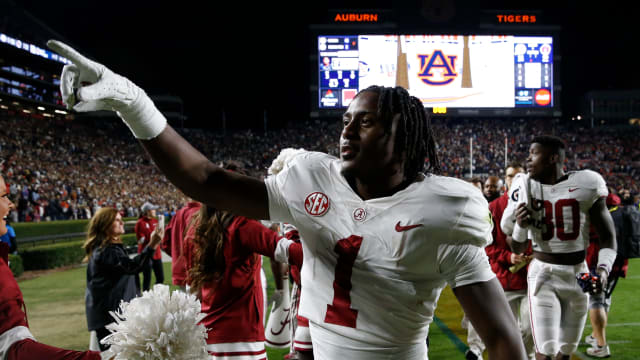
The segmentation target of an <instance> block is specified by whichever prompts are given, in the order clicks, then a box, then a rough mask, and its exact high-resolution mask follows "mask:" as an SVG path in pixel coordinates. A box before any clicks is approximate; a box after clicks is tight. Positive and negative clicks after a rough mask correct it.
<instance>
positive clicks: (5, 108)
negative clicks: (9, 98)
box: [0, 105, 9, 110]
mask: <svg viewBox="0 0 640 360" xmlns="http://www.w3.org/2000/svg"><path fill="white" fill-rule="evenodd" d="M0 109H4V110H8V109H9V107H8V106H7V105H0Z"/></svg>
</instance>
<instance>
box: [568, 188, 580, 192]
mask: <svg viewBox="0 0 640 360" xmlns="http://www.w3.org/2000/svg"><path fill="white" fill-rule="evenodd" d="M578 189H580V188H573V189H569V192H574V191H576V190H578Z"/></svg>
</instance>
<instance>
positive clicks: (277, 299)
mask: <svg viewBox="0 0 640 360" xmlns="http://www.w3.org/2000/svg"><path fill="white" fill-rule="evenodd" d="M283 297H284V291H283V290H278V289H275V290H274V291H273V295H272V296H271V301H272V302H273V306H272V307H271V311H274V310H275V309H277V308H279V307H280V305H282V301H283V300H284V299H283Z"/></svg>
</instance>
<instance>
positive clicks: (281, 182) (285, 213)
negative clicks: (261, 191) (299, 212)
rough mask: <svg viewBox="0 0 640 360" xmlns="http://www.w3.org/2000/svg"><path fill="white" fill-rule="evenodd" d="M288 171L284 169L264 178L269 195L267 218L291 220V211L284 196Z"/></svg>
mask: <svg viewBox="0 0 640 360" xmlns="http://www.w3.org/2000/svg"><path fill="white" fill-rule="evenodd" d="M287 178H288V171H287V170H284V171H282V172H281V173H279V174H278V175H276V176H270V177H268V178H267V179H265V181H264V182H265V185H266V186H267V193H268V196H269V218H270V220H278V221H283V222H293V221H292V220H293V217H292V216H291V211H290V210H289V206H288V204H287V199H286V198H285V196H284V194H285V192H284V188H285V187H286V185H287V183H288V182H287Z"/></svg>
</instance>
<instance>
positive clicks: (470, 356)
mask: <svg viewBox="0 0 640 360" xmlns="http://www.w3.org/2000/svg"><path fill="white" fill-rule="evenodd" d="M464 358H465V359H466V360H478V355H476V354H475V353H474V352H473V351H471V349H469V350H467V352H466V353H464Z"/></svg>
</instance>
